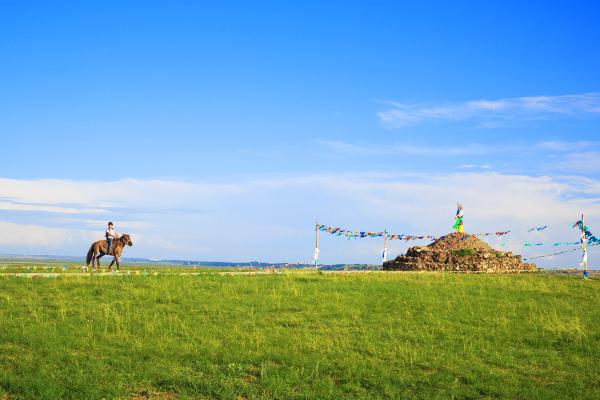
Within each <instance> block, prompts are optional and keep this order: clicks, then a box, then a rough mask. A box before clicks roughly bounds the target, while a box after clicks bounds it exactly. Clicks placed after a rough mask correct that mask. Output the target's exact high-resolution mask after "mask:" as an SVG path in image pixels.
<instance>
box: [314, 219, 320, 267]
mask: <svg viewBox="0 0 600 400" xmlns="http://www.w3.org/2000/svg"><path fill="white" fill-rule="evenodd" d="M318 259H319V221H316V223H315V269H317V263H318Z"/></svg>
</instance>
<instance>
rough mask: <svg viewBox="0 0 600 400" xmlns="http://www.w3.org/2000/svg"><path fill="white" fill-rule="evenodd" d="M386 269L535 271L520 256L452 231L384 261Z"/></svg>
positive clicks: (534, 268) (493, 271)
mask: <svg viewBox="0 0 600 400" xmlns="http://www.w3.org/2000/svg"><path fill="white" fill-rule="evenodd" d="M383 269H384V270H386V271H475V272H487V273H503V272H523V271H535V270H536V269H537V267H536V266H535V265H534V264H524V263H523V262H522V260H521V256H519V255H516V256H515V255H513V254H512V253H511V252H502V251H496V250H494V249H493V248H491V247H490V246H489V245H488V244H487V243H485V242H484V241H483V240H481V239H479V238H477V237H476V236H473V235H469V234H466V233H459V232H455V233H451V234H449V235H446V236H443V237H441V238H439V239H438V240H436V241H435V242H433V243H431V244H430V245H429V246H424V247H421V246H414V247H411V248H409V249H408V250H407V252H406V255H403V256H398V257H396V259H394V260H390V261H387V262H385V263H384V264H383Z"/></svg>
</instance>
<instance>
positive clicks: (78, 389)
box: [0, 272, 600, 400]
mask: <svg viewBox="0 0 600 400" xmlns="http://www.w3.org/2000/svg"><path fill="white" fill-rule="evenodd" d="M599 322H600V281H598V280H588V281H583V280H582V279H580V278H579V277H571V276H560V275H548V274H521V275H455V274H443V273H421V274H419V273H353V274H344V273H329V274H326V273H317V272H313V273H293V272H287V273H284V274H281V273H278V274H264V275H258V274H240V275H220V274H214V273H206V274H198V275H186V276H181V275H177V274H175V273H173V274H159V275H153V274H148V275H135V276H134V275H126V274H121V275H118V276H92V277H83V276H81V277H80V276H68V277H67V276H62V277H58V278H51V279H49V278H43V279H41V278H40V279H27V278H22V277H7V276H4V277H0V399H3V400H6V399H102V398H106V399H113V398H118V399H196V398H207V399H208V398H226V399H253V398H257V399H261V398H262V399H267V398H280V399H314V398H319V399H341V398H420V399H435V398H439V399H450V398H473V399H475V398H477V399H479V398H490V399H496V398H508V399H516V398H521V399H525V398H532V399H560V398H566V399H580V398H588V399H597V398H600V368H599V366H600V324H599Z"/></svg>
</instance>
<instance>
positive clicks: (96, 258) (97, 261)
mask: <svg viewBox="0 0 600 400" xmlns="http://www.w3.org/2000/svg"><path fill="white" fill-rule="evenodd" d="M103 255H104V254H102V253H99V254H98V255H97V256H96V257H94V259H95V260H96V263H97V264H98V269H100V257H102V256H103ZM94 268H96V267H94Z"/></svg>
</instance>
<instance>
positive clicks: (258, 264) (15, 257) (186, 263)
mask: <svg viewBox="0 0 600 400" xmlns="http://www.w3.org/2000/svg"><path fill="white" fill-rule="evenodd" d="M2 259H4V260H10V261H37V262H39V261H64V262H83V258H82V257H75V256H56V255H45V254H42V255H30V254H0V260H2ZM121 260H122V261H124V262H128V263H135V264H152V265H165V266H167V265H180V266H183V267H195V266H203V267H221V268H222V267H237V268H240V267H246V268H264V267H267V266H274V267H276V268H281V267H286V268H314V264H309V263H306V264H303V263H283V262H265V261H247V262H230V261H196V260H180V259H165V260H162V259H160V260H153V259H149V258H136V257H132V258H127V257H124V258H122V259H121ZM319 269H321V270H327V271H334V270H346V269H347V270H373V269H379V266H378V265H370V264H323V265H322V264H319Z"/></svg>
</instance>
